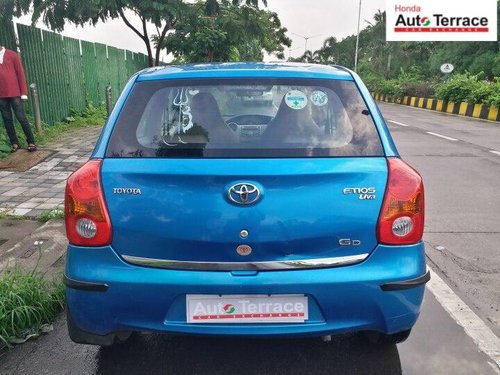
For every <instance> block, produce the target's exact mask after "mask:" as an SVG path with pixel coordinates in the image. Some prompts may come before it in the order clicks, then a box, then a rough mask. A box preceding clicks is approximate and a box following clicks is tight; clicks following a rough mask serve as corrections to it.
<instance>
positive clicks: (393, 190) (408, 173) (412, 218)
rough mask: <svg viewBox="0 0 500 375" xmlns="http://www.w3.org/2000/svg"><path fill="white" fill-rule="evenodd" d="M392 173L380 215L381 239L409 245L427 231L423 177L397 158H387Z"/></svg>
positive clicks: (378, 228) (379, 236) (379, 233)
mask: <svg viewBox="0 0 500 375" xmlns="http://www.w3.org/2000/svg"><path fill="white" fill-rule="evenodd" d="M387 167H388V170H389V177H388V179H387V187H386V189H385V197H384V203H383V204H382V210H381V212H380V217H379V219H378V225H377V236H378V242H379V243H381V244H386V245H409V244H414V243H417V242H419V241H420V240H421V239H422V235H423V233H424V185H423V183H422V177H420V175H419V174H418V173H417V172H416V171H415V170H414V169H413V168H411V167H410V166H409V165H408V164H406V163H405V162H404V161H402V160H401V159H398V158H389V159H387Z"/></svg>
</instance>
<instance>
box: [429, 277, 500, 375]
mask: <svg viewBox="0 0 500 375" xmlns="http://www.w3.org/2000/svg"><path fill="white" fill-rule="evenodd" d="M430 272H431V279H430V281H429V282H428V283H427V288H428V289H429V290H430V291H431V292H432V294H434V296H435V297H436V299H437V300H438V302H439V303H440V304H441V306H443V308H444V309H445V310H446V311H447V312H448V314H450V315H451V317H452V318H453V319H454V320H455V321H456V322H457V323H458V324H459V325H461V326H462V327H463V328H464V330H465V333H467V335H469V336H470V337H471V338H472V340H474V342H475V343H476V345H477V346H478V347H479V349H480V350H481V351H482V352H483V353H485V354H486V355H487V356H488V357H490V358H491V359H492V360H493V361H494V362H495V363H496V365H497V366H498V368H500V338H498V337H497V336H496V335H495V334H494V333H493V331H492V330H491V329H490V328H489V327H488V326H487V325H486V324H485V323H484V322H483V321H482V320H481V319H480V318H479V317H478V316H477V315H476V314H475V313H474V311H472V310H471V309H470V307H469V306H467V305H466V304H465V302H464V301H462V300H461V299H460V297H458V296H457V295H456V294H455V293H454V292H453V290H451V288H450V287H449V286H448V285H447V284H446V283H445V282H444V281H443V280H442V279H441V278H440V277H439V276H438V275H437V274H436V273H435V272H433V271H432V270H430Z"/></svg>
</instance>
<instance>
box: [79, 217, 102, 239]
mask: <svg viewBox="0 0 500 375" xmlns="http://www.w3.org/2000/svg"><path fill="white" fill-rule="evenodd" d="M76 231H77V232H78V234H79V235H80V236H82V237H84V238H94V237H95V235H96V234H97V226H96V224H95V223H94V222H93V221H92V220H89V219H85V218H82V219H78V220H77V222H76Z"/></svg>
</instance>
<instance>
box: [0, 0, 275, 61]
mask: <svg viewBox="0 0 500 375" xmlns="http://www.w3.org/2000/svg"><path fill="white" fill-rule="evenodd" d="M241 2H242V1H241V0H207V2H206V5H207V8H209V9H211V10H212V11H217V9H218V8H220V7H221V6H225V5H228V4H232V5H234V6H238V5H240V3H241ZM261 2H262V3H263V4H264V5H267V3H266V1H265V0H261ZM244 4H246V5H247V6H252V7H254V8H258V5H259V0H246V1H244ZM188 7H189V4H187V3H185V2H184V1H182V0H92V1H82V0H2V1H1V2H0V15H1V17H2V19H3V20H10V19H12V18H13V17H19V16H21V15H24V14H27V13H29V12H31V11H33V15H32V22H33V23H36V22H37V21H38V20H39V19H40V18H41V19H42V20H43V22H44V23H45V24H46V25H47V26H48V27H49V28H51V29H52V30H54V31H62V30H63V29H64V25H65V24H66V22H70V23H73V24H76V25H80V26H84V25H86V24H92V25H95V24H97V23H98V22H99V21H101V22H105V21H106V20H108V19H115V18H120V19H121V20H122V21H123V22H124V23H125V24H126V25H127V27H129V28H130V29H131V30H132V31H133V32H134V33H135V34H136V35H137V36H138V37H139V38H141V40H142V41H143V42H144V44H145V46H146V50H147V52H148V60H149V65H150V66H154V65H157V64H158V63H159V57H160V51H161V49H162V48H163V46H164V40H165V38H166V36H167V33H168V32H169V31H171V30H173V29H174V28H175V27H176V25H177V22H178V20H179V19H180V18H181V16H182V15H183V14H184V13H185V12H186V9H188ZM127 11H131V12H132V13H134V14H135V15H137V17H139V19H140V23H141V25H140V27H135V26H134V25H133V24H132V22H131V21H130V20H129V19H128V17H127V16H126V12H127ZM148 23H151V24H153V26H154V27H155V28H156V32H157V34H155V35H153V36H152V35H149V33H148V29H147V25H148ZM152 40H155V41H156V50H155V53H154V54H153V47H152Z"/></svg>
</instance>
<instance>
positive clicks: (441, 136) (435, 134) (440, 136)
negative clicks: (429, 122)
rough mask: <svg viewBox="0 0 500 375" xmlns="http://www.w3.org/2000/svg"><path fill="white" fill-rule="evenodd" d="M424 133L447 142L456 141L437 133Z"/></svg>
mask: <svg viewBox="0 0 500 375" xmlns="http://www.w3.org/2000/svg"><path fill="white" fill-rule="evenodd" d="M426 133H427V134H430V135H433V136H435V137H439V138H444V139H447V140H449V141H453V142H455V141H458V139H455V138H451V137H447V136H446V135H442V134H438V133H433V132H426Z"/></svg>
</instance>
